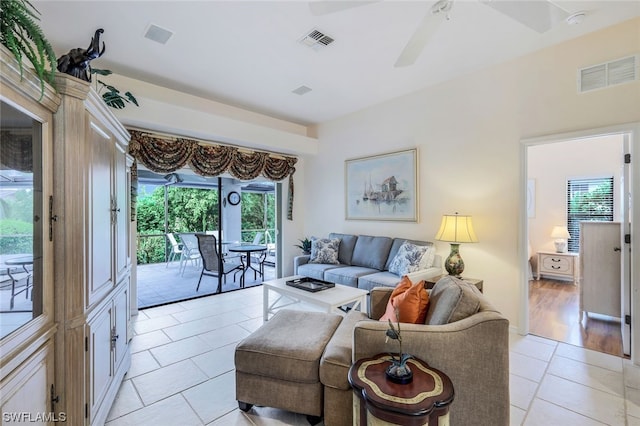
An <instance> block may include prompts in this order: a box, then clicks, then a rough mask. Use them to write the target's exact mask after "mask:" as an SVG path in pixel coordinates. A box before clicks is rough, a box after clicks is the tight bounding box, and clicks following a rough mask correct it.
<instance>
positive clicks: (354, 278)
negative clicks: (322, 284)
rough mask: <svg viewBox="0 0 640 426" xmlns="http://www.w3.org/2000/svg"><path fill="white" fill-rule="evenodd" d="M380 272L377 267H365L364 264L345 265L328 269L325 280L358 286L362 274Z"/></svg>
mask: <svg viewBox="0 0 640 426" xmlns="http://www.w3.org/2000/svg"><path fill="white" fill-rule="evenodd" d="M375 272H378V270H377V269H371V268H364V267H362V266H344V267H341V268H333V269H328V270H326V271H325V273H324V278H323V279H324V280H325V281H329V282H332V283H336V284H343V285H348V286H351V287H358V279H359V278H360V277H362V276H366V275H369V274H373V273H375Z"/></svg>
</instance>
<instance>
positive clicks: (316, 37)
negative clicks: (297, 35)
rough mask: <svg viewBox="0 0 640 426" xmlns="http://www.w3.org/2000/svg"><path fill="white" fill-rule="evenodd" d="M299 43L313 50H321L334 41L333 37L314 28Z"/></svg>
mask: <svg viewBox="0 0 640 426" xmlns="http://www.w3.org/2000/svg"><path fill="white" fill-rule="evenodd" d="M299 41H300V43H302V44H304V45H305V46H309V47H310V48H312V49H313V50H319V49H322V48H324V47H327V46H328V45H330V44H331V43H333V42H334V39H333V37H329V36H328V35H326V34H325V33H323V32H322V31H319V30H317V29H315V28H314V29H312V30H311V31H309V32H308V33H307V34H305V35H304V36H303V37H302V38H301V39H300V40H299Z"/></svg>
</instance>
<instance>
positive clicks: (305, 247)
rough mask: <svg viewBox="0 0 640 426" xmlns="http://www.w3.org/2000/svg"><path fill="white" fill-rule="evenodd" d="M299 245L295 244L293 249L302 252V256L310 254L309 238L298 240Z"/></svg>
mask: <svg viewBox="0 0 640 426" xmlns="http://www.w3.org/2000/svg"><path fill="white" fill-rule="evenodd" d="M299 241H300V244H297V245H296V246H295V247H298V248H299V249H300V250H302V253H303V254H311V240H310V239H309V238H305V239H304V240H299Z"/></svg>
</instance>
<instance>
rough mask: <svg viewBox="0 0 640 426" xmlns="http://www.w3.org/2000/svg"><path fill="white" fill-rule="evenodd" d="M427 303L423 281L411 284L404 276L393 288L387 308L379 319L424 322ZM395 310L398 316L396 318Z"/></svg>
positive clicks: (394, 321)
mask: <svg viewBox="0 0 640 426" xmlns="http://www.w3.org/2000/svg"><path fill="white" fill-rule="evenodd" d="M428 305H429V294H428V293H427V290H425V288H424V281H420V282H417V283H415V284H413V283H412V282H411V280H410V279H409V277H407V276H404V277H402V280H401V281H400V282H399V283H398V285H397V286H396V288H395V289H393V292H392V293H391V296H390V297H389V301H388V302H387V309H386V311H385V313H384V315H382V317H380V321H388V320H391V322H393V323H396V322H398V321H400V322H404V323H412V324H424V321H425V317H426V315H427V306H428ZM396 310H397V311H398V318H396Z"/></svg>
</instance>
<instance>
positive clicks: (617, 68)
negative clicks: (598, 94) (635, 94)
mask: <svg viewBox="0 0 640 426" xmlns="http://www.w3.org/2000/svg"><path fill="white" fill-rule="evenodd" d="M639 57H640V55H633V56H628V57H626V58H622V59H616V60H615V61H611V62H607V63H605V64H599V65H594V66H591V67H587V68H582V69H579V70H578V93H584V92H589V91H591V90H596V89H603V88H605V87H609V86H615V85H617V84H622V83H628V82H630V81H635V80H637V79H638V74H639V72H638V68H639V67H640V64H639Z"/></svg>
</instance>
